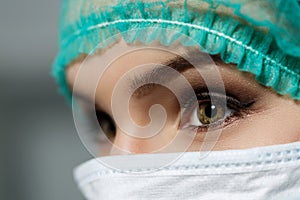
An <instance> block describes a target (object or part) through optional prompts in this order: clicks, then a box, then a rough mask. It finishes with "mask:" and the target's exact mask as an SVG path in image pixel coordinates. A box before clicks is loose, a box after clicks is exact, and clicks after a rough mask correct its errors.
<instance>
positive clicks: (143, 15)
mask: <svg viewBox="0 0 300 200" xmlns="http://www.w3.org/2000/svg"><path fill="white" fill-rule="evenodd" d="M161 28H164V29H172V30H175V31H173V35H172V34H171V35H170V33H169V32H168V33H165V32H164V31H161V30H162V29H161ZM133 29H135V30H137V31H135V34H130V35H128V34H126V32H128V31H130V30H133ZM143 30H147V33H146V35H147V37H146V39H145V31H143ZM178 33H180V34H184V35H186V36H188V37H190V38H192V39H193V41H196V43H197V45H198V46H199V47H200V48H201V50H202V51H205V52H207V53H209V54H220V56H221V59H222V60H223V61H224V62H225V63H234V64H236V65H237V68H238V69H239V70H242V71H247V72H250V73H252V74H254V75H255V77H256V80H257V81H258V82H260V83H261V84H263V85H265V86H270V87H272V88H273V89H274V90H275V91H276V92H278V93H279V94H283V95H284V94H288V95H290V96H291V97H292V98H294V99H298V100H299V99H300V6H299V3H298V1H297V0H178V1H176V0H175V1H174V0H173V1H170V0H160V1H157V0H135V1H133V0H110V1H107V0H64V1H63V4H62V11H61V21H60V32H59V35H60V39H59V48H60V49H59V53H58V55H57V57H56V60H55V62H54V64H53V72H52V73H53V75H54V77H55V78H56V79H57V81H58V83H59V85H60V89H61V92H62V93H64V94H65V95H66V96H68V97H71V92H70V91H69V89H68V87H67V83H66V76H65V68H66V66H67V65H68V64H70V62H71V61H72V60H74V59H75V58H77V57H78V56H79V55H80V54H90V53H91V52H93V51H94V48H95V47H96V46H97V45H98V44H101V43H103V42H104V41H105V40H106V39H107V38H110V37H111V36H113V35H117V34H122V37H123V38H124V40H125V41H126V43H128V44H130V43H133V42H134V41H140V42H142V43H144V44H145V45H147V44H149V43H150V42H152V41H154V40H158V41H160V43H161V44H162V45H165V46H168V45H170V44H172V43H174V42H175V41H176V40H178ZM166 34H168V35H166ZM116 41H117V40H115V42H116ZM180 43H181V44H182V45H184V46H191V44H188V43H186V42H185V41H184V40H183V41H180ZM108 45H111V43H107V44H106V45H102V46H101V47H99V48H107V47H108Z"/></svg>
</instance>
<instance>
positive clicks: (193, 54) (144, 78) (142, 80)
mask: <svg viewBox="0 0 300 200" xmlns="http://www.w3.org/2000/svg"><path fill="white" fill-rule="evenodd" d="M201 55H207V54H203V53H202V52H200V51H199V50H188V51H187V52H185V53H184V55H183V56H184V57H183V56H179V55H177V56H176V57H174V58H172V59H170V60H167V61H165V62H163V63H162V64H160V65H158V66H157V67H156V68H154V69H152V70H149V71H146V72H144V73H143V74H140V75H135V76H134V77H132V78H130V79H129V92H130V93H131V94H133V96H134V97H136V98H141V97H143V96H146V95H148V94H150V93H151V92H152V91H153V90H154V89H155V88H157V87H158V86H159V85H158V84H154V83H151V82H153V80H156V82H158V83H165V82H169V81H171V80H173V79H175V78H176V77H178V74H176V75H175V74H172V75H170V74H167V73H168V72H169V70H170V69H168V68H172V69H174V70H176V71H177V72H179V73H181V74H182V73H183V72H185V71H187V70H188V69H192V68H195V67H196V66H193V64H191V63H190V62H189V61H192V63H200V62H201V64H202V65H205V64H211V60H207V59H206V60H205V62H207V63H205V62H203V57H201ZM209 56H210V57H211V59H212V60H213V61H214V62H215V63H216V64H217V65H218V64H219V63H221V62H222V60H221V58H220V56H219V55H209ZM141 85H142V86H141ZM138 86H140V87H138ZM136 88H137V89H136ZM135 89H136V90H135Z"/></svg>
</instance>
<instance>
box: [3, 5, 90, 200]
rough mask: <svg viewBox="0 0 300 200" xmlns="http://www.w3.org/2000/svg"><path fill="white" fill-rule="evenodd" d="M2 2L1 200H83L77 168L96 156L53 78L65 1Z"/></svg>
mask: <svg viewBox="0 0 300 200" xmlns="http://www.w3.org/2000/svg"><path fill="white" fill-rule="evenodd" d="M0 2H1V3H0V61H1V62H0V69H1V70H0V91H1V93H0V111H1V112H0V173H1V174H0V200H67V199H72V200H79V199H81V200H82V199H83V197H82V196H81V194H80V193H79V191H78V190H77V187H76V185H75V183H74V182H73V179H72V170H73V168H74V167H75V166H77V165H78V164H80V163H82V162H84V161H86V160H88V159H90V158H91V157H90V155H89V154H88V152H87V151H86V150H85V149H84V147H83V145H82V144H81V143H80V140H79V138H78V136H77V133H76V130H75V127H74V124H73V119H72V113H71V109H70V107H69V106H68V105H67V103H66V101H65V100H64V98H63V97H62V96H60V95H59V94H58V92H57V87H56V85H55V82H54V80H53V78H52V77H51V76H50V70H51V64H52V61H53V59H54V57H55V54H56V52H57V22H58V14H59V7H60V1H59V0H51V1H49V0H27V1H21V0H19V1H16V0H9V1H8V0H6V1H4V0H0Z"/></svg>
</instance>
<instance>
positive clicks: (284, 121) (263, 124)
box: [215, 97, 300, 150]
mask: <svg viewBox="0 0 300 200" xmlns="http://www.w3.org/2000/svg"><path fill="white" fill-rule="evenodd" d="M277 98H278V97H277ZM278 100H279V101H277V100H276V101H275V103H274V104H272V107H271V108H269V109H267V110H264V111H262V112H259V113H256V114H253V115H251V116H249V117H246V118H244V119H242V120H239V121H238V122H236V123H234V124H232V125H231V126H229V127H228V128H225V129H224V131H223V132H222V135H221V137H220V139H219V141H218V143H217V145H216V147H215V150H224V149H243V148H251V147H255V146H268V145H274V144H286V143H291V142H297V141H300V123H299V121H300V107H299V105H297V104H295V103H293V102H292V101H291V102H290V101H289V100H285V99H279V98H278Z"/></svg>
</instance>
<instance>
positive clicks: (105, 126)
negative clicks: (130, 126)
mask: <svg viewBox="0 0 300 200" xmlns="http://www.w3.org/2000/svg"><path fill="white" fill-rule="evenodd" d="M96 116H97V120H98V124H99V125H100V126H101V129H102V130H103V133H104V134H105V136H106V138H108V139H109V140H110V141H113V140H114V138H115V136H116V126H115V122H114V121H113V119H112V118H111V117H110V116H109V115H108V114H107V113H106V112H104V111H101V110H99V109H97V108H96ZM98 139H101V137H99V138H98Z"/></svg>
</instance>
